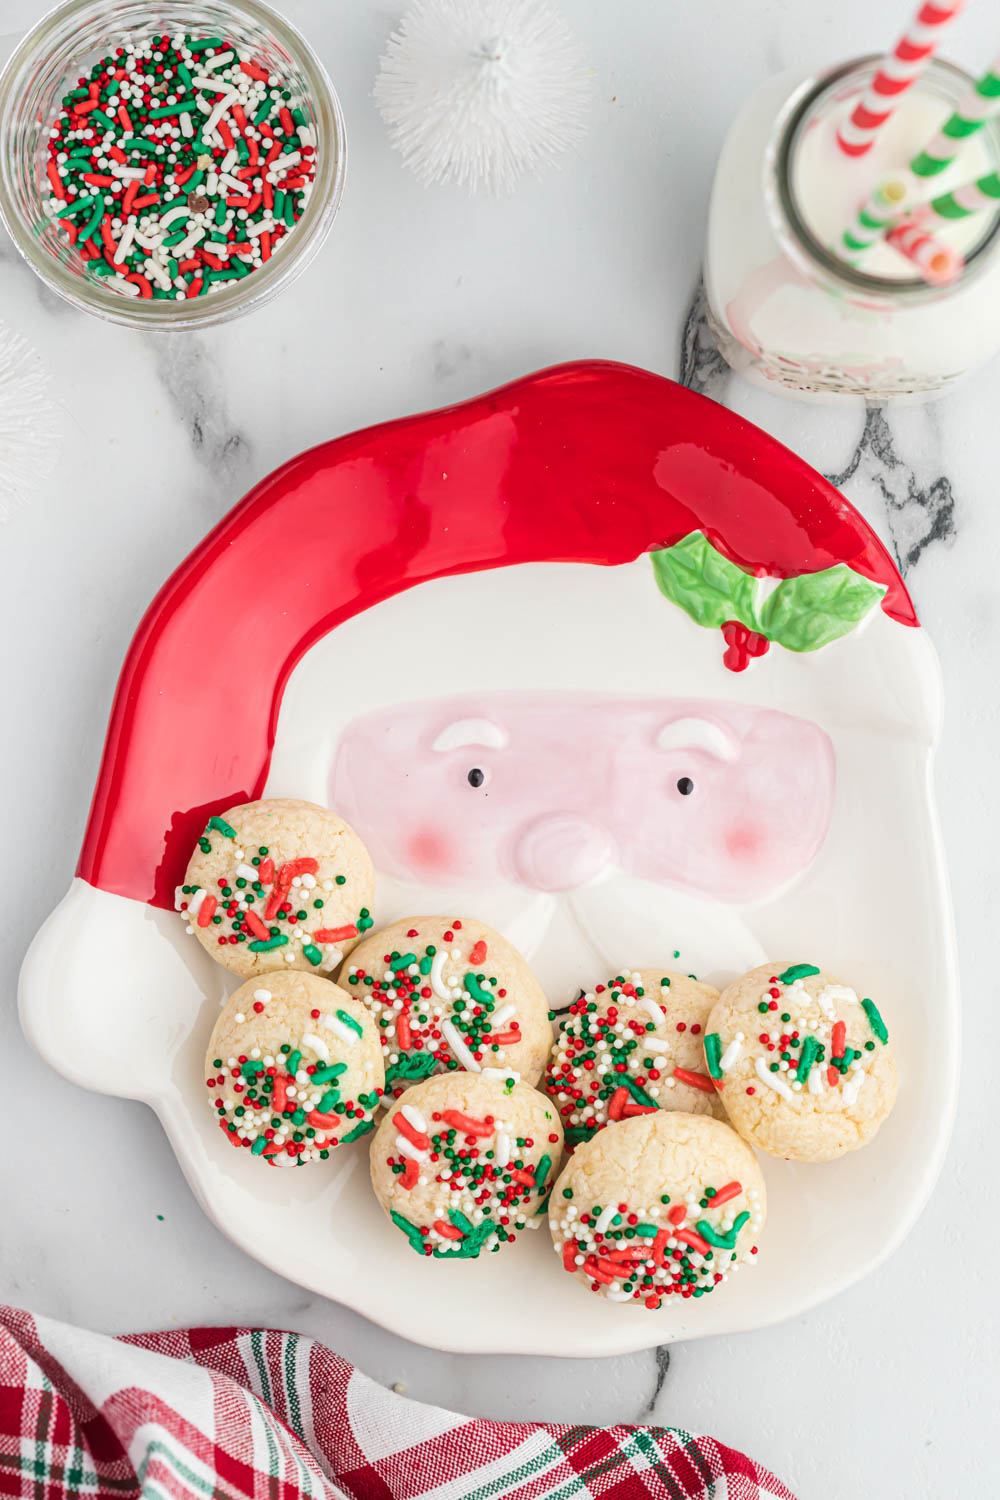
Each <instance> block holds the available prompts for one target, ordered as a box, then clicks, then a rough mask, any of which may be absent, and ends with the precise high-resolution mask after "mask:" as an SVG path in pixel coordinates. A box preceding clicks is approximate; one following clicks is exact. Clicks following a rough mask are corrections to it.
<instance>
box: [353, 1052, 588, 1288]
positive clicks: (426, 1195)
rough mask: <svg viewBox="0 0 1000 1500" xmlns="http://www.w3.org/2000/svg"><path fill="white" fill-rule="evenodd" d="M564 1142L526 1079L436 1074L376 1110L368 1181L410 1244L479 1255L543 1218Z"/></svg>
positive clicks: (446, 1255) (420, 1249)
mask: <svg viewBox="0 0 1000 1500" xmlns="http://www.w3.org/2000/svg"><path fill="white" fill-rule="evenodd" d="M562 1142H563V1137H562V1131H561V1129H560V1128H559V1121H558V1119H557V1118H556V1112H555V1110H554V1109H553V1107H552V1104H551V1102H550V1101H549V1100H548V1099H546V1097H545V1095H544V1094H540V1093H538V1092H537V1091H536V1090H535V1089H533V1088H529V1087H528V1085H527V1084H525V1083H509V1084H504V1083H503V1082H502V1081H500V1080H499V1079H496V1078H488V1077H484V1075H483V1074H482V1073H465V1072H461V1073H443V1074H438V1075H436V1076H435V1077H433V1078H428V1079H426V1080H425V1082H423V1083H418V1084H415V1085H414V1086H413V1087H412V1088H409V1089H407V1090H406V1091H405V1093H403V1094H402V1095H401V1096H400V1097H399V1099H397V1100H396V1101H395V1102H394V1103H392V1104H390V1106H389V1110H388V1112H387V1113H386V1114H385V1115H384V1116H383V1117H382V1122H381V1124H380V1125H379V1127H378V1132H377V1133H376V1136H375V1139H374V1141H373V1142H372V1149H371V1173H372V1186H373V1187H374V1189H375V1195H376V1197H377V1198H378V1200H379V1202H380V1203H381V1205H382V1207H383V1208H384V1209H385V1211H386V1213H387V1214H388V1216H389V1218H390V1219H391V1221H392V1223H393V1224H394V1225H395V1226H396V1228H397V1229H398V1230H399V1232H400V1234H401V1235H403V1236H405V1239H406V1241H408V1242H409V1246H410V1249H411V1250H414V1251H415V1252H416V1253H417V1254H418V1255H423V1256H427V1257H434V1258H436V1259H438V1260H475V1259H476V1258H477V1257H478V1256H480V1255H483V1254H488V1253H490V1252H492V1251H495V1250H500V1249H502V1248H503V1246H504V1245H506V1244H510V1243H511V1242H512V1241H513V1240H514V1239H515V1238H516V1236H517V1235H518V1233H519V1232H520V1231H521V1230H522V1229H525V1228H527V1227H529V1226H531V1227H537V1226H538V1225H540V1224H541V1223H542V1221H543V1218H544V1211H545V1205H546V1203H547V1201H548V1195H549V1190H550V1188H551V1186H552V1183H553V1182H554V1180H555V1176H556V1173H557V1171H558V1169H559V1160H560V1157H561V1155H562Z"/></svg>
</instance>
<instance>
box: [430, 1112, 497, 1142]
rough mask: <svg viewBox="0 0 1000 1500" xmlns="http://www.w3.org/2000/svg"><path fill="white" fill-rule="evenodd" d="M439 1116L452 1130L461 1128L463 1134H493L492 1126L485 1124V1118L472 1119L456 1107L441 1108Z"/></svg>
mask: <svg viewBox="0 0 1000 1500" xmlns="http://www.w3.org/2000/svg"><path fill="white" fill-rule="evenodd" d="M441 1118H442V1120H444V1121H445V1123H446V1124H447V1125H450V1126H451V1127H452V1129H453V1130H461V1131H462V1132H463V1134H465V1135H478V1136H486V1135H492V1134H493V1126H492V1125H487V1123H486V1121H485V1120H474V1119H473V1118H472V1116H471V1115H464V1114H462V1112H461V1110H458V1109H443V1110H442V1111H441Z"/></svg>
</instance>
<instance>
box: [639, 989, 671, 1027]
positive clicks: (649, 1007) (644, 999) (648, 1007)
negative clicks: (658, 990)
mask: <svg viewBox="0 0 1000 1500" xmlns="http://www.w3.org/2000/svg"><path fill="white" fill-rule="evenodd" d="M639 1004H640V1006H641V1007H642V1009H643V1010H644V1011H645V1012H646V1013H647V1015H648V1016H649V1018H650V1020H651V1021H653V1022H654V1023H655V1025H657V1026H664V1025H665V1024H666V1020H667V1018H666V1016H665V1015H664V1014H663V1011H662V1010H661V1009H660V1007H659V1006H658V1005H657V1003H656V1001H655V1000H651V999H650V998H649V996H648V995H640V997H639Z"/></svg>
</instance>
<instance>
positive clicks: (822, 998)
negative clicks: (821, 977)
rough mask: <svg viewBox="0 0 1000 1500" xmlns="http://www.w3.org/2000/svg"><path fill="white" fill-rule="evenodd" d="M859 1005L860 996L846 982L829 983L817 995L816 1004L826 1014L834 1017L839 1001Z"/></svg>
mask: <svg viewBox="0 0 1000 1500" xmlns="http://www.w3.org/2000/svg"><path fill="white" fill-rule="evenodd" d="M841 1002H843V1003H846V1004H847V1005H857V1003H858V997H857V995H856V994H855V992H854V990H852V989H850V988H849V987H848V986H847V985H846V984H828V985H826V986H824V988H823V989H821V990H820V992H819V994H818V995H817V996H816V1004H817V1005H818V1006H819V1008H820V1010H821V1011H822V1012H823V1014H824V1015H825V1016H830V1017H832V1016H833V1015H834V1013H835V1010H836V1007H837V1005H838V1004H839V1003H841Z"/></svg>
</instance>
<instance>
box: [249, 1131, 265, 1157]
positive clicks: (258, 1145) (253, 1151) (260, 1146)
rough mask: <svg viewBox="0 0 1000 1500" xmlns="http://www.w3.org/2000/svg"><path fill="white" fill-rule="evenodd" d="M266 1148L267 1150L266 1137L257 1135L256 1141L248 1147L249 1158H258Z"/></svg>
mask: <svg viewBox="0 0 1000 1500" xmlns="http://www.w3.org/2000/svg"><path fill="white" fill-rule="evenodd" d="M266 1148H267V1136H265V1135H259V1136H258V1137H257V1139H256V1140H255V1141H254V1143H253V1145H252V1146H251V1147H250V1155H251V1156H260V1154H261V1152H262V1151H264V1150H265V1149H266Z"/></svg>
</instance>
